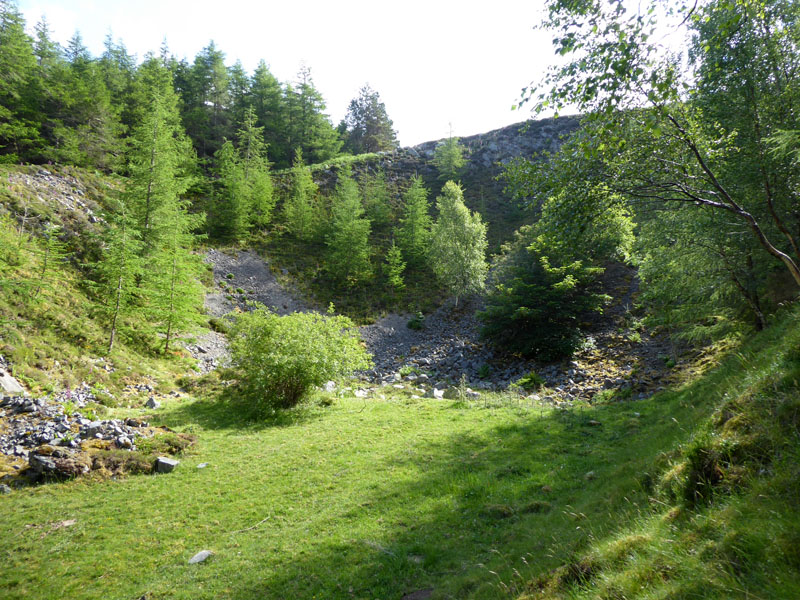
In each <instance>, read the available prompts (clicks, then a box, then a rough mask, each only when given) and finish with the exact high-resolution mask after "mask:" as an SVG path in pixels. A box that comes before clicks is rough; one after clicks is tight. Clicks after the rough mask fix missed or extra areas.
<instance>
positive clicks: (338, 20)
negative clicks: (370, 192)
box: [18, 0, 554, 146]
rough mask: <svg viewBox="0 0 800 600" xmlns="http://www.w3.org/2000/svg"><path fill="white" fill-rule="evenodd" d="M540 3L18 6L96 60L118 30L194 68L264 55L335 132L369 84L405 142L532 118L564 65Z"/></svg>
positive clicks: (250, 64) (73, 2)
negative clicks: (214, 60) (209, 50)
mask: <svg viewBox="0 0 800 600" xmlns="http://www.w3.org/2000/svg"><path fill="white" fill-rule="evenodd" d="M542 4H543V1H541V0H540V1H536V0H533V1H531V0H527V1H524V0H492V1H490V2H489V1H486V0H461V1H451V0H427V1H423V0H403V1H402V2H381V1H379V0H365V1H362V0H335V1H333V0H296V1H291V0H289V1H287V0H283V1H281V2H277V1H274V0H226V1H220V0H213V1H212V0H135V1H134V0H18V6H19V9H20V11H21V12H22V14H23V15H24V17H25V19H26V21H27V25H28V28H29V30H30V31H31V32H32V31H33V26H34V25H35V24H36V23H37V22H38V21H39V20H40V19H41V17H42V15H45V16H46V18H47V22H48V24H49V26H50V29H51V31H52V34H53V38H54V39H55V40H56V41H59V42H61V43H62V44H65V43H66V41H67V40H69V38H71V37H72V35H73V34H74V33H75V31H80V33H81V36H82V37H83V40H84V44H85V45H86V46H87V47H88V48H89V50H90V51H91V52H92V54H93V55H95V56H98V55H99V54H101V53H102V50H103V41H104V40H105V38H106V37H107V36H108V34H109V33H111V35H112V36H113V38H114V39H115V40H119V41H122V42H123V43H124V44H125V46H126V48H127V49H128V52H130V53H131V54H136V55H137V56H138V58H139V59H141V58H142V57H143V56H144V55H145V54H146V53H147V52H149V51H152V52H155V53H157V52H158V50H159V48H160V47H161V45H162V42H163V41H164V40H165V39H166V42H167V45H168V46H169V49H170V52H171V53H172V54H174V55H175V56H176V57H178V58H179V59H181V58H187V59H188V60H189V61H190V62H191V61H193V60H194V57H195V55H196V54H197V53H198V52H199V51H200V50H202V49H203V48H204V47H206V46H208V44H209V41H211V40H213V41H214V43H215V45H216V47H217V48H218V49H219V50H221V51H223V52H224V53H225V55H226V61H225V62H226V64H227V65H232V64H233V63H234V62H236V60H240V61H241V62H242V65H243V66H244V67H245V69H246V70H247V72H248V73H252V71H253V69H254V68H255V67H256V65H257V64H258V62H259V60H261V59H263V60H265V61H266V63H267V64H268V65H269V67H270V71H272V73H273V74H274V75H275V76H276V77H277V78H278V79H279V80H280V81H284V82H286V81H293V80H294V79H295V76H296V74H297V72H298V71H299V69H300V67H301V66H302V65H306V66H308V67H309V68H310V69H311V75H312V78H313V80H314V84H315V86H316V87H317V89H318V90H319V91H320V92H321V93H322V95H323V96H324V97H325V100H326V103H327V112H328V114H329V116H330V117H331V121H332V122H333V124H334V125H336V124H338V123H339V121H340V120H341V119H342V118H343V117H344V115H345V113H346V112H347V106H348V104H349V102H350V100H352V99H353V98H354V97H356V96H357V94H358V91H359V89H360V88H361V87H362V86H363V85H364V84H365V83H369V84H370V86H371V87H372V88H373V89H374V90H376V91H377V92H378V93H379V94H380V97H381V100H382V101H383V102H384V104H385V105H386V110H387V113H388V114H389V118H391V119H392V120H393V121H394V128H395V129H396V130H397V132H398V139H399V141H400V143H401V145H403V146H409V145H415V144H418V143H421V142H424V141H428V140H436V139H440V138H443V137H446V136H447V135H448V134H449V133H450V127H451V124H452V133H453V135H456V136H460V137H464V136H468V135H473V134H477V133H483V132H486V131H490V130H492V129H497V128H499V127H503V126H505V125H509V124H512V123H517V122H520V121H524V120H525V119H527V118H529V117H530V113H529V110H528V109H523V110H522V111H519V110H517V111H512V110H511V107H512V106H513V105H514V104H515V103H516V102H517V100H518V99H519V97H520V92H521V89H522V88H523V87H525V86H527V85H529V84H530V83H531V82H532V81H538V80H539V79H540V78H541V77H542V76H543V74H544V72H545V70H546V67H547V65H548V64H550V63H551V62H553V61H554V58H553V51H552V46H551V44H550V38H549V36H547V34H545V33H543V32H541V31H536V30H535V29H534V26H535V25H536V24H537V23H539V22H540V21H541V12H540V11H541V5H542Z"/></svg>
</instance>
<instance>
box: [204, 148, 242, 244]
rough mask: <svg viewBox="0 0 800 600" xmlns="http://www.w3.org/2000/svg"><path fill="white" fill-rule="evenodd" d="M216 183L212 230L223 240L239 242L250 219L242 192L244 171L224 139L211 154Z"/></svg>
mask: <svg viewBox="0 0 800 600" xmlns="http://www.w3.org/2000/svg"><path fill="white" fill-rule="evenodd" d="M214 162H215V163H216V164H215V168H214V170H215V171H216V173H217V177H218V179H217V185H216V186H215V190H214V197H213V206H212V211H211V212H212V216H213V219H214V222H213V224H212V227H211V231H212V233H213V234H214V236H215V237H217V238H219V239H222V240H226V241H240V240H242V239H243V238H244V236H245V234H246V233H247V224H248V222H249V220H250V215H249V210H248V206H247V198H246V193H245V184H244V173H243V171H242V169H241V168H240V165H239V162H238V160H237V156H236V149H235V148H234V147H233V143H231V142H229V141H226V142H225V143H224V144H222V148H220V149H219V150H217V152H216V153H215V154H214Z"/></svg>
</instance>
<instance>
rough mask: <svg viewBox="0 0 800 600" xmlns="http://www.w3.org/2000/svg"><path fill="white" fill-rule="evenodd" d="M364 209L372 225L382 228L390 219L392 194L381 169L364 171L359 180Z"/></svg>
mask: <svg viewBox="0 0 800 600" xmlns="http://www.w3.org/2000/svg"><path fill="white" fill-rule="evenodd" d="M361 192H362V194H363V196H364V210H365V211H366V214H367V218H369V220H370V222H371V223H372V225H373V227H374V228H375V229H378V230H382V229H384V228H385V227H387V226H388V225H389V223H391V221H392V216H393V215H392V194H391V193H390V191H389V186H388V184H387V183H386V173H385V172H384V171H383V169H380V170H378V171H377V172H375V173H369V172H367V173H365V174H364V175H363V177H362V180H361Z"/></svg>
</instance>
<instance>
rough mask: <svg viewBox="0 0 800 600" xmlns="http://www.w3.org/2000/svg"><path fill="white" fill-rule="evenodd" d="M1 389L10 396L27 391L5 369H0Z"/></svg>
mask: <svg viewBox="0 0 800 600" xmlns="http://www.w3.org/2000/svg"><path fill="white" fill-rule="evenodd" d="M0 390H2V391H3V392H4V393H5V394H7V395H8V396H20V395H22V394H24V393H25V389H24V388H23V387H22V386H21V385H20V384H19V382H17V380H16V379H14V378H13V377H12V376H11V375H9V374H8V373H6V372H5V371H3V370H0Z"/></svg>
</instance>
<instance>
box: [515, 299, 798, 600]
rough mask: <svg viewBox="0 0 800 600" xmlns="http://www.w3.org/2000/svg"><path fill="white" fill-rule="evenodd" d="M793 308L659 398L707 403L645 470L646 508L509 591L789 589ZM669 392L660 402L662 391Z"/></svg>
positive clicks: (794, 439)
mask: <svg viewBox="0 0 800 600" xmlns="http://www.w3.org/2000/svg"><path fill="white" fill-rule="evenodd" d="M799 317H800V310H798V308H797V307H794V308H793V309H792V310H791V311H788V312H787V313H786V314H784V315H782V317H781V318H780V319H778V321H777V322H776V323H775V324H774V325H773V327H772V328H770V329H769V330H767V331H765V332H763V333H762V334H761V335H759V336H757V337H755V338H753V339H752V340H750V341H749V342H748V343H747V344H745V345H744V346H742V347H741V348H740V349H739V350H738V351H737V352H732V353H730V354H729V355H728V356H727V357H726V359H725V360H723V361H722V363H721V364H720V366H719V367H718V368H716V369H714V370H712V371H710V372H709V373H707V374H706V375H705V376H703V377H700V378H699V379H697V380H695V381H694V382H693V383H690V384H689V385H686V386H685V387H684V388H683V389H681V390H679V391H677V392H674V393H671V394H664V395H662V396H661V398H663V399H665V400H667V401H671V402H678V403H703V404H705V405H707V406H713V407H714V409H715V410H714V411H713V413H712V414H711V417H710V418H709V419H706V420H702V421H699V422H697V421H693V420H688V421H687V420H682V418H681V416H679V415H675V418H676V421H677V422H678V423H679V424H680V425H681V427H683V428H685V429H686V430H687V431H692V435H691V437H690V438H689V439H688V440H686V441H684V442H683V443H681V444H678V445H677V446H676V447H674V448H669V447H664V452H663V453H662V454H661V455H660V456H659V457H658V459H657V460H656V461H655V462H654V464H653V466H652V469H651V471H650V473H649V474H648V478H647V487H648V488H649V489H650V490H651V493H652V496H651V500H650V503H651V506H650V509H649V510H647V511H643V512H642V513H641V514H640V515H639V516H638V517H637V518H636V519H634V520H633V522H632V523H631V524H630V525H629V526H627V527H625V528H623V529H621V530H620V531H619V532H617V533H616V534H614V535H611V536H608V537H606V538H604V539H598V540H597V541H596V542H594V543H593V544H592V545H591V546H590V547H589V548H587V549H586V551H584V552H581V553H579V554H576V555H575V556H573V557H572V558H571V559H570V560H569V561H565V563H564V564H563V565H562V566H561V567H559V568H558V569H555V570H552V571H550V572H549V573H548V574H546V575H545V576H543V577H539V578H534V579H532V580H531V579H529V580H526V581H524V584H523V585H522V586H520V588H519V594H518V597H519V598H570V599H580V598H586V599H589V598H742V599H746V598H752V599H767V598H769V599H773V598H798V597H800V550H798V548H800V518H799V517H798V513H797V507H798V506H800V467H798V465H800V445H798V439H800V385H799V383H800V318H799ZM669 399H671V400H669Z"/></svg>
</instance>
